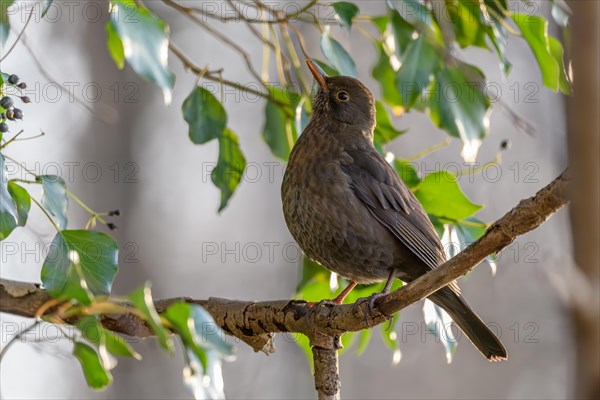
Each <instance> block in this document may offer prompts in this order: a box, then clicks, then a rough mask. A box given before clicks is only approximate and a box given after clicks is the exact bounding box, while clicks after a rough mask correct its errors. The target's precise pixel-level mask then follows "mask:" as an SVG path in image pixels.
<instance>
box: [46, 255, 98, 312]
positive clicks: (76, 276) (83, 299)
mask: <svg viewBox="0 0 600 400" xmlns="http://www.w3.org/2000/svg"><path fill="white" fill-rule="evenodd" d="M52 251H54V253H49V254H48V257H46V259H49V258H50V257H51V256H50V254H52V255H53V256H55V255H56V254H58V253H57V252H56V250H55V249H54V248H53V249H52ZM61 256H62V255H61ZM59 298H60V299H61V300H65V301H66V300H75V301H77V302H78V303H79V304H81V305H84V306H89V305H90V304H92V302H93V301H94V294H93V293H92V292H91V291H90V289H89V288H88V285H87V282H86V281H85V278H84V276H83V271H82V269H81V265H79V264H72V266H71V268H69V269H68V270H67V280H66V283H65V285H64V287H63V288H62V290H61V294H60V296H59Z"/></svg>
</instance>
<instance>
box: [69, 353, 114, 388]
mask: <svg viewBox="0 0 600 400" xmlns="http://www.w3.org/2000/svg"><path fill="white" fill-rule="evenodd" d="M73 355H74V356H75V358H77V360H78V361H79V363H80V364H81V368H82V370H83V375H84V376H85V380H86V382H87V384H88V385H89V386H90V387H92V388H94V389H98V390H101V389H105V388H106V387H107V386H109V385H110V384H111V382H112V375H111V374H110V372H109V370H108V369H107V368H106V367H105V365H104V363H103V361H102V359H101V357H100V355H99V354H98V353H97V352H96V350H95V349H94V348H93V347H92V346H89V345H87V344H85V343H82V342H75V345H74V348H73Z"/></svg>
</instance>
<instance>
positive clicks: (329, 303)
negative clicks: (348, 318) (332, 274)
mask: <svg viewBox="0 0 600 400" xmlns="http://www.w3.org/2000/svg"><path fill="white" fill-rule="evenodd" d="M338 304H339V303H337V302H336V301H334V300H327V299H325V300H321V301H319V302H317V303H315V302H312V301H307V302H306V307H307V308H308V309H307V310H306V313H305V314H304V318H305V319H306V323H307V324H308V323H309V317H310V314H311V313H314V312H316V311H317V310H318V309H319V308H320V307H322V306H337V305H338Z"/></svg>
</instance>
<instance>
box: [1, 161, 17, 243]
mask: <svg viewBox="0 0 600 400" xmlns="http://www.w3.org/2000/svg"><path fill="white" fill-rule="evenodd" d="M19 219H20V218H19V210H18V208H17V205H16V204H15V201H14V200H13V198H12V196H11V195H10V192H9V188H8V178H7V176H6V167H5V165H4V156H3V155H2V153H0V241H1V240H4V239H6V238H7V237H8V235H10V234H11V232H12V231H13V230H14V229H15V228H16V227H17V226H18V225H19Z"/></svg>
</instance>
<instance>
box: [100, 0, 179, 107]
mask: <svg viewBox="0 0 600 400" xmlns="http://www.w3.org/2000/svg"><path fill="white" fill-rule="evenodd" d="M110 23H111V24H112V25H113V28H114V30H115V31H116V32H117V34H118V35H119V37H120V38H121V41H122V44H123V49H124V53H125V58H126V59H127V62H128V63H129V65H130V66H131V68H133V70H134V71H135V72H137V73H138V74H139V75H140V76H142V77H143V78H145V79H147V80H149V81H151V82H154V83H156V84H158V86H160V88H161V89H162V91H163V95H164V100H165V103H166V104H169V103H171V96H172V89H173V86H174V85H175V75H174V74H173V73H172V72H171V71H170V70H169V66H168V60H167V58H168V53H169V27H168V25H167V24H166V23H165V22H164V21H163V20H162V19H160V18H158V17H157V16H156V15H154V14H152V13H151V12H150V11H149V10H148V9H147V8H145V7H140V6H138V5H137V4H136V2H135V1H133V0H111V12H110Z"/></svg>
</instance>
